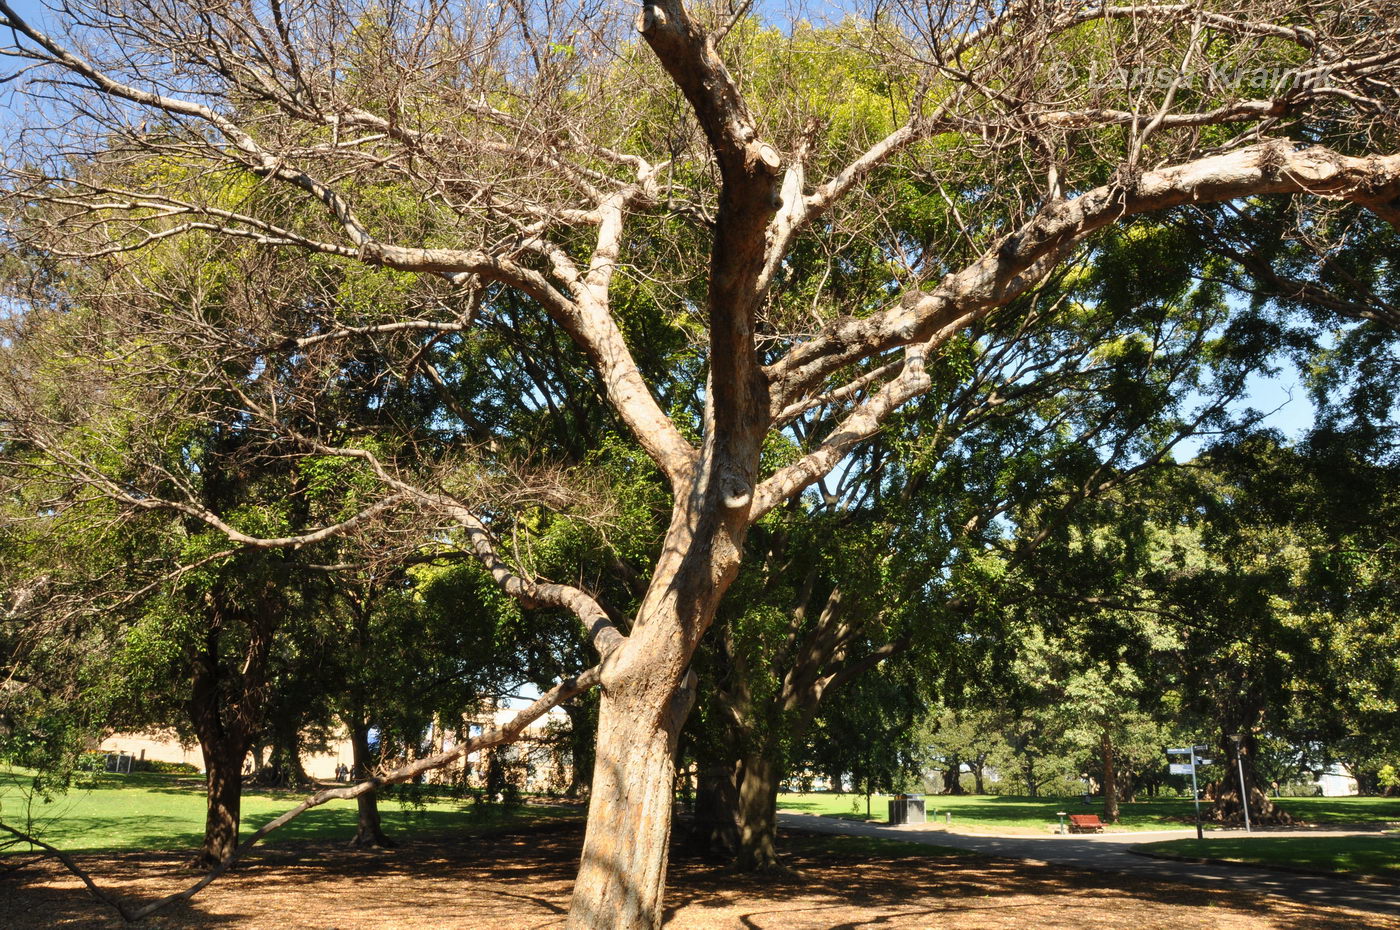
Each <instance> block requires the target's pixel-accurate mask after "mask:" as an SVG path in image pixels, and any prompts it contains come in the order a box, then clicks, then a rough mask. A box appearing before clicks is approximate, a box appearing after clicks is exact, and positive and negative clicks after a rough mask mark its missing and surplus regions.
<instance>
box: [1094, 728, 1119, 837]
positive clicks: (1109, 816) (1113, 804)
mask: <svg viewBox="0 0 1400 930" xmlns="http://www.w3.org/2000/svg"><path fill="white" fill-rule="evenodd" d="M1099 749H1100V751H1101V752H1102V754H1103V822H1104V823H1117V822H1118V772H1117V770H1116V768H1115V767H1114V758H1113V737H1112V736H1111V735H1110V734H1109V732H1108V728H1106V727H1105V728H1104V730H1103V734H1102V737H1101V738H1100V740H1099Z"/></svg>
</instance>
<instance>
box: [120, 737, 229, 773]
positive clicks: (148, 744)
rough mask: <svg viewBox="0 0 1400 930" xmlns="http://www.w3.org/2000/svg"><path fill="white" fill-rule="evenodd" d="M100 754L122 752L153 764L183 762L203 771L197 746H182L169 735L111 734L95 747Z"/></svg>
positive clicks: (202, 755) (202, 761)
mask: <svg viewBox="0 0 1400 930" xmlns="http://www.w3.org/2000/svg"><path fill="white" fill-rule="evenodd" d="M97 748H98V750H100V751H101V752H124V753H126V754H127V755H129V756H131V757H133V758H135V759H150V760H152V761H154V762H184V763H186V764H188V765H193V766H194V767H195V768H197V769H199V770H200V771H201V772H202V771H204V753H202V752H200V751H199V744H198V743H192V744H190V745H189V746H182V745H181V744H180V741H179V740H177V739H176V738H175V737H174V735H173V734H169V733H113V734H112V735H111V736H109V737H107V738H106V739H104V740H103V741H102V742H101V743H99V744H98V746H97Z"/></svg>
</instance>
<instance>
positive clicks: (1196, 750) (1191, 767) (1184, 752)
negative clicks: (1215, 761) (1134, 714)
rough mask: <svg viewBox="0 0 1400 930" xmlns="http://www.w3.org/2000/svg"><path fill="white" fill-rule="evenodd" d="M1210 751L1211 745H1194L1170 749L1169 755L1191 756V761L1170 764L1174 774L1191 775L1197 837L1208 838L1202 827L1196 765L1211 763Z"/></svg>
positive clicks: (1200, 838)
mask: <svg viewBox="0 0 1400 930" xmlns="http://www.w3.org/2000/svg"><path fill="white" fill-rule="evenodd" d="M1209 751H1210V747H1209V746H1192V747H1191V748H1189V749H1168V750H1167V756H1168V757H1170V756H1190V757H1191V761H1190V762H1172V763H1170V764H1169V766H1168V768H1169V769H1170V771H1171V773H1172V774H1173V775H1186V774H1188V773H1189V774H1190V776H1191V800H1192V801H1193V802H1195V804H1196V839H1198V840H1203V839H1205V838H1206V834H1205V830H1204V829H1203V828H1202V827H1201V792H1200V789H1199V788H1197V787H1196V766H1198V765H1210V760H1209V759H1207V758H1205V754H1206V753H1207V752H1209Z"/></svg>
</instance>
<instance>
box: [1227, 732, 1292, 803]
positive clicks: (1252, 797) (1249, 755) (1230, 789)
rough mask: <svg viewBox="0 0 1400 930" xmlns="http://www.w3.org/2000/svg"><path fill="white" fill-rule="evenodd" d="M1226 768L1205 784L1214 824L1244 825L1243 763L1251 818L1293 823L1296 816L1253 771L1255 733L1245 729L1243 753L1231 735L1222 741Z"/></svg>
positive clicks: (1241, 747)
mask: <svg viewBox="0 0 1400 930" xmlns="http://www.w3.org/2000/svg"><path fill="white" fill-rule="evenodd" d="M1221 745H1222V747H1223V750H1224V751H1223V752H1222V753H1221V757H1222V758H1224V759H1225V763H1226V765H1225V767H1226V771H1225V773H1224V777H1223V778H1221V779H1220V781H1217V782H1213V783H1212V784H1210V785H1208V786H1207V787H1206V797H1208V798H1210V799H1211V805H1210V812H1209V814H1208V815H1207V817H1208V818H1209V819H1210V820H1211V821H1213V822H1215V823H1223V824H1235V825H1238V826H1244V808H1243V806H1242V805H1241V803H1240V765H1241V762H1242V763H1243V767H1244V780H1245V785H1246V786H1247V788H1248V803H1249V819H1250V822H1251V823H1253V824H1256V825H1257V824H1290V823H1292V822H1293V817H1292V815H1291V814H1289V813H1288V812H1287V811H1285V810H1283V809H1282V808H1281V807H1279V806H1278V805H1276V804H1274V802H1273V799H1272V798H1270V797H1269V792H1268V791H1267V790H1266V788H1265V786H1264V785H1262V784H1260V783H1259V777H1258V775H1257V774H1256V772H1255V770H1254V762H1253V756H1254V749H1255V745H1254V734H1253V733H1252V732H1250V731H1248V730H1246V731H1245V734H1244V739H1243V741H1242V745H1241V746H1240V747H1239V748H1240V752H1239V753H1238V754H1237V753H1236V751H1235V749H1234V748H1233V744H1232V743H1231V741H1230V740H1229V739H1228V738H1225V739H1222V740H1221Z"/></svg>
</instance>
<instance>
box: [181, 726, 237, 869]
mask: <svg viewBox="0 0 1400 930" xmlns="http://www.w3.org/2000/svg"><path fill="white" fill-rule="evenodd" d="M201 749H202V750H203V753H204V786H205V799H206V804H207V808H206V811H205V816H204V845H203V846H202V847H200V850H199V852H198V853H196V854H195V857H194V859H193V860H191V861H190V868H193V869H198V870H200V871H208V870H209V869H212V868H214V867H215V866H217V865H219V864H220V863H222V862H224V861H226V860H227V859H229V858H231V857H232V856H233V852H234V850H235V849H236V848H237V846H238V824H239V819H240V816H241V808H242V801H243V783H242V777H243V772H242V763H243V753H242V752H240V751H239V747H235V746H229V745H226V744H215V745H209V744H206V743H204V742H203V741H201Z"/></svg>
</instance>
